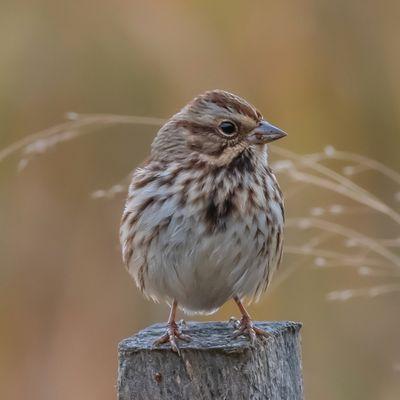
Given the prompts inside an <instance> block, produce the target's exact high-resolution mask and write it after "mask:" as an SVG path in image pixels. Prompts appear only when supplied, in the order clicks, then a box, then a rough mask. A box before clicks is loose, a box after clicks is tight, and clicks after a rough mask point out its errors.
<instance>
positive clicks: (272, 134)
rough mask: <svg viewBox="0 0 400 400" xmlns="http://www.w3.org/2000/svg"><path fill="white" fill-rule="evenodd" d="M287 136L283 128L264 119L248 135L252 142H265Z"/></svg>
mask: <svg viewBox="0 0 400 400" xmlns="http://www.w3.org/2000/svg"><path fill="white" fill-rule="evenodd" d="M285 136H287V133H286V132H285V131H283V130H282V129H279V128H277V127H276V126H274V125H272V124H270V123H269V122H267V121H265V120H262V121H261V122H260V123H259V124H258V126H257V127H256V128H254V129H253V130H252V131H251V132H250V133H249V134H248V135H247V140H248V141H249V142H250V143H252V144H265V143H270V142H273V141H274V140H278V139H281V138H283V137H285Z"/></svg>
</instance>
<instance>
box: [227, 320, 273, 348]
mask: <svg viewBox="0 0 400 400" xmlns="http://www.w3.org/2000/svg"><path fill="white" fill-rule="evenodd" d="M229 322H231V323H233V326H234V327H235V329H236V330H235V331H234V332H233V337H234V338H237V337H238V336H241V335H247V336H249V338H250V340H251V342H252V343H254V342H255V341H256V338H257V336H260V337H262V338H267V337H269V334H268V332H266V331H264V330H263V329H260V328H257V327H256V326H254V324H253V321H252V320H251V318H250V317H248V316H247V315H243V316H242V318H241V320H240V321H238V320H235V319H234V318H232V317H231V318H230V319H229Z"/></svg>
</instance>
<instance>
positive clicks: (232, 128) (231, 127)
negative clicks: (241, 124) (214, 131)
mask: <svg viewBox="0 0 400 400" xmlns="http://www.w3.org/2000/svg"><path fill="white" fill-rule="evenodd" d="M219 129H220V130H221V132H222V133H223V134H224V135H227V136H232V135H234V134H235V133H236V130H237V129H236V125H235V124H234V123H233V122H231V121H222V122H221V123H220V124H219Z"/></svg>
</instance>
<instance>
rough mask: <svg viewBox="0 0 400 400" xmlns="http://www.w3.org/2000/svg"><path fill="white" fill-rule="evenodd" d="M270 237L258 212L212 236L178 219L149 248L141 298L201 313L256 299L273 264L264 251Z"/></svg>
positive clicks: (199, 226)
mask: <svg viewBox="0 0 400 400" xmlns="http://www.w3.org/2000/svg"><path fill="white" fill-rule="evenodd" d="M274 231H275V232H276V229H275V230H271V229H270V227H268V226H267V222H266V218H265V215H264V213H262V212H261V211H260V212H259V213H258V214H257V215H249V216H247V217H246V218H236V219H232V220H231V221H227V222H226V224H225V226H224V229H221V230H219V231H214V232H209V230H208V229H207V226H206V225H204V224H203V223H202V222H200V221H198V220H196V218H195V217H193V216H190V217H182V216H179V215H177V216H176V217H173V218H172V220H171V222H170V224H169V226H168V229H166V230H164V231H163V232H162V233H160V235H159V236H158V237H157V238H156V239H155V240H153V241H152V243H151V245H150V246H149V248H148V252H147V262H148V268H147V273H146V277H145V293H147V294H148V295H149V296H150V297H153V298H155V299H157V300H165V301H168V302H170V301H171V300H172V299H175V300H177V302H178V304H179V305H180V306H181V307H182V308H183V309H185V310H186V311H188V312H203V313H212V312H214V311H216V310H217V309H218V308H219V307H220V306H221V305H222V304H224V303H225V302H226V301H227V300H228V299H230V298H231V297H232V296H233V295H234V294H235V295H238V296H240V297H243V296H249V297H256V296H258V294H259V292H260V291H262V290H263V287H264V286H266V283H267V281H268V279H269V276H270V274H271V270H272V269H274V267H275V266H274V265H273V264H274V263H275V264H276V260H275V259H274V258H276V257H275V254H273V256H274V257H272V258H271V255H272V253H271V252H267V251H266V246H267V243H269V244H272V245H273V246H274V248H275V247H277V246H276V245H275V244H274V242H275V241H277V240H278V239H277V238H276V233H274ZM264 288H265V287H264Z"/></svg>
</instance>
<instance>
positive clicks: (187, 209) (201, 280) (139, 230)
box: [120, 90, 285, 351]
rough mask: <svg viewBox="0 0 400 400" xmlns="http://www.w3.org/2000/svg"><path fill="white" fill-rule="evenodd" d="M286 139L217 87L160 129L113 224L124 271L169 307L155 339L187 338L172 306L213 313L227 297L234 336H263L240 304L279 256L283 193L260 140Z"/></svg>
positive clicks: (263, 284) (253, 295)
mask: <svg viewBox="0 0 400 400" xmlns="http://www.w3.org/2000/svg"><path fill="white" fill-rule="evenodd" d="M283 136H285V133H284V132H283V131H281V130H280V129H278V128H276V127H274V126H273V125H271V124H269V123H267V122H266V121H265V120H263V118H262V116H261V114H260V112H259V111H257V109H256V108H254V107H253V106H252V105H251V104H250V103H248V102H247V101H245V100H244V99H242V98H240V97H239V96H236V95H233V94H231V93H228V92H225V91H222V90H213V91H209V92H206V93H204V94H202V95H200V96H198V97H196V98H195V99H193V100H192V101H190V102H189V103H188V104H187V105H186V106H185V107H184V108H183V109H182V110H181V111H179V112H178V113H177V114H175V115H174V116H173V117H172V118H171V119H170V120H169V121H168V122H167V123H166V124H165V125H164V126H163V127H162V128H161V129H160V131H159V132H158V134H157V136H156V138H155V140H154V142H153V144H152V148H151V154H150V157H149V159H148V160H147V161H146V162H145V163H144V164H143V165H142V166H141V167H140V168H138V169H137V170H136V171H135V173H134V174H133V177H132V183H131V186H130V189H129V196H128V199H127V201H126V206H125V210H124V214H123V217H122V221H121V233H120V237H121V244H122V254H123V259H124V262H125V265H126V266H127V269H128V271H129V273H130V274H131V275H132V277H133V278H134V279H135V281H136V284H137V285H138V287H139V288H140V290H141V291H142V292H143V293H144V294H145V295H146V296H147V297H150V298H152V299H153V300H156V301H166V302H167V303H169V304H170V305H171V315H170V318H169V321H168V329H167V333H166V334H165V335H164V336H163V337H162V338H161V339H160V340H159V341H158V342H157V343H164V342H170V343H171V346H172V348H173V349H174V350H175V351H178V347H177V343H176V340H177V339H179V338H180V339H184V340H187V339H188V337H187V336H185V335H182V334H181V332H180V330H179V329H178V326H177V325H176V323H175V313H176V309H177V307H180V308H182V309H184V310H185V311H187V312H194V313H199V312H200V313H212V312H214V311H216V310H217V309H218V308H219V307H220V306H221V305H222V304H223V303H225V302H226V301H227V300H228V299H229V298H233V299H234V300H235V302H236V303H237V304H238V306H239V309H240V311H241V314H242V318H241V320H240V322H239V323H238V324H237V328H238V329H237V331H236V335H240V334H248V335H249V336H250V337H251V338H252V339H254V338H255V337H256V335H263V334H265V333H264V332H262V331H261V330H259V329H257V328H256V327H254V326H253V323H252V322H251V319H250V316H249V315H248V313H247V311H246V310H245V309H244V307H243V305H242V303H241V299H242V298H243V297H248V298H249V299H256V300H257V299H258V298H259V297H260V295H261V294H262V293H263V292H264V291H265V289H266V288H267V286H268V283H269V281H270V279H271V276H272V274H273V272H274V270H275V269H276V268H277V266H278V264H279V262H280V259H281V255H282V238H283V222H284V215H283V214H284V209H283V199H282V193H281V191H280V189H279V186H278V183H277V181H276V179H275V177H274V175H273V173H272V171H271V169H270V168H269V166H268V155H267V148H266V147H267V143H269V142H271V141H273V140H276V139H279V138H281V137H283Z"/></svg>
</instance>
